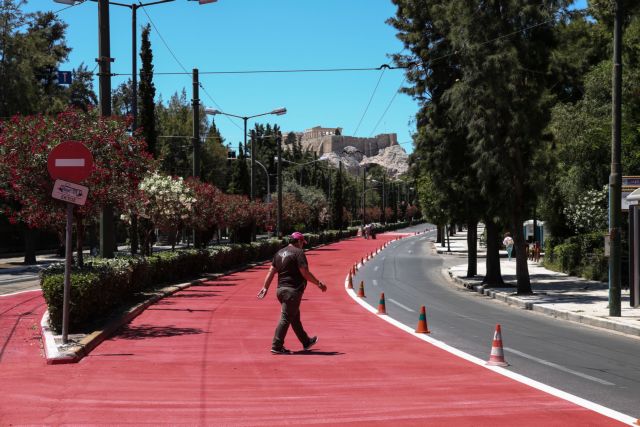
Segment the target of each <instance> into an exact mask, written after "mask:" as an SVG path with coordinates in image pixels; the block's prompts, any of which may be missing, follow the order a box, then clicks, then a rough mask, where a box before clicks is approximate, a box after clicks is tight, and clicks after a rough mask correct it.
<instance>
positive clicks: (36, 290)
mask: <svg viewBox="0 0 640 427" xmlns="http://www.w3.org/2000/svg"><path fill="white" fill-rule="evenodd" d="M27 292H42V289H28V290H26V291H17V292H12V293H10V294H2V295H0V298H2V297H10V296H12V295H18V294H24V293H27Z"/></svg>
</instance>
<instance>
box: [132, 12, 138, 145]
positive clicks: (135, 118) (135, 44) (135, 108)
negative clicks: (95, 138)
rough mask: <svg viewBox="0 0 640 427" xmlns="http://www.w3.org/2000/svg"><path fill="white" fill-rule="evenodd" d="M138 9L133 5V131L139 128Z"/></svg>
mask: <svg viewBox="0 0 640 427" xmlns="http://www.w3.org/2000/svg"><path fill="white" fill-rule="evenodd" d="M137 10H138V5H137V4H135V3H133V4H132V5H131V115H132V116H133V122H132V123H131V133H132V134H133V133H135V131H136V129H138V70H137V68H138V60H137V58H138V55H137V53H138V52H137V50H138V41H137V37H138V28H137V25H138V23H137V15H138V13H137Z"/></svg>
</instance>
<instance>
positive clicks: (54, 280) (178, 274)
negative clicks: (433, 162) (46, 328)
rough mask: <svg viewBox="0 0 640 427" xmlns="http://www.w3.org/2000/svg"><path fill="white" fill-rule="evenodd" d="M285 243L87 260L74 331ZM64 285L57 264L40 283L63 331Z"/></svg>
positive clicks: (315, 238)
mask: <svg viewBox="0 0 640 427" xmlns="http://www.w3.org/2000/svg"><path fill="white" fill-rule="evenodd" d="M406 226H407V223H406V222H402V223H394V224H387V225H385V226H382V225H381V226H380V227H378V230H379V231H385V230H390V229H393V230H395V229H397V228H400V227H406ZM357 232H358V228H357V227H351V228H349V229H347V230H346V231H340V230H329V231H325V232H322V233H319V234H306V235H305V237H306V239H307V241H308V242H309V245H310V246H316V245H319V244H323V243H331V242H335V241H338V240H339V239H341V238H344V237H351V236H355V235H356V234H357ZM286 244H287V242H286V239H270V240H265V241H260V242H253V243H250V244H230V245H216V246H210V247H208V248H206V249H181V250H177V251H164V252H158V253H155V254H153V255H151V256H148V257H142V256H128V255H121V256H118V257H116V258H114V259H103V258H88V259H87V260H86V261H85V264H84V267H83V268H82V269H80V268H78V267H77V266H74V267H73V268H72V274H71V304H70V310H69V319H70V323H69V331H70V332H79V331H84V330H86V329H87V328H88V327H90V326H92V325H93V324H94V323H96V322H97V321H98V320H99V319H101V318H104V317H105V316H108V315H109V314H110V313H112V312H113V311H114V310H115V309H117V308H118V307H119V306H122V305H123V304H129V305H130V304H131V303H132V301H133V300H134V299H135V298H136V295H137V294H138V293H140V292H142V291H145V290H149V289H152V288H154V287H157V286H159V285H163V284H166V283H172V282H174V283H175V282H179V281H183V280H186V279H190V278H194V277H198V276H200V275H201V274H202V273H206V272H222V271H224V270H228V269H230V268H233V267H236V266H238V265H241V264H247V263H250V262H254V261H262V260H266V259H269V258H271V257H273V255H274V254H275V253H276V252H277V251H278V250H279V249H280V248H282V247H284V246H285V245H286ZM63 284H64V264H62V263H60V264H54V265H52V266H50V267H48V268H47V269H45V270H44V271H43V272H42V280H41V286H42V289H43V293H44V297H45V300H46V302H47V305H48V307H49V316H50V320H51V327H52V328H53V329H54V330H56V331H58V332H59V331H60V330H61V328H62V294H63Z"/></svg>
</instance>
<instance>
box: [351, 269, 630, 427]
mask: <svg viewBox="0 0 640 427" xmlns="http://www.w3.org/2000/svg"><path fill="white" fill-rule="evenodd" d="M348 282H349V277H348V276H347V277H345V279H344V287H345V290H346V291H347V294H349V296H350V297H351V299H352V300H354V301H355V302H356V303H358V304H360V305H361V306H362V307H363V308H364V309H365V310H367V311H369V312H370V313H372V314H375V315H376V316H377V315H378V311H377V309H375V308H373V307H372V306H370V305H369V304H367V302H366V301H364V300H363V299H362V298H359V297H358V295H357V294H356V291H355V290H353V289H349V288H348V284H349V283H348ZM379 317H380V318H381V319H382V320H384V321H385V322H389V323H391V324H392V325H393V326H395V327H396V328H398V329H402V330H403V331H405V332H406V333H408V334H410V335H413V336H414V337H416V338H417V339H420V340H422V341H425V342H428V343H429V344H431V345H433V346H435V347H438V348H440V349H442V350H444V351H446V352H449V353H451V354H453V355H455V356H458V357H460V358H461V359H464V360H467V361H469V362H471V363H475V364H476V365H478V366H482V367H483V368H485V369H488V370H490V371H493V372H495V373H497V374H499V375H502V376H505V377H507V378H511V379H512V380H515V381H518V382H520V383H522V384H526V385H528V386H530V387H533V388H535V389H537V390H540V391H543V392H545V393H549V394H551V395H552V396H556V397H559V398H560V399H564V400H566V401H568V402H572V403H575V404H576V405H579V406H582V407H583V408H587V409H589V410H591V411H595V412H597V413H599V414H602V415H604V416H605V417H609V418H613V419H614V420H618V421H620V422H623V423H626V424H628V425H630V426H632V425H636V421H637V418H635V417H631V416H629V415H627V414H623V413H622V412H618V411H616V410H614V409H611V408H607V407H606V406H602V405H599V404H597V403H595V402H591V401H590V400H587V399H583V398H581V397H578V396H576V395H574V394H570V393H567V392H566V391H562V390H560V389H557V388H555V387H551V386H550V385H547V384H543V383H541V382H539V381H536V380H534V379H531V378H529V377H525V376H524V375H520V374H517V373H515V372H513V371H510V370H508V369H505V368H502V367H500V366H488V365H487V362H486V361H484V360H482V359H480V358H479V357H476V356H473V355H471V354H469V353H465V352H464V351H462V350H458V349H457V348H455V347H451V346H450V345H449V344H445V343H444V342H442V341H440V340H437V339H435V338H431V337H430V336H427V335H425V334H417V333H416V332H415V330H414V329H413V328H410V327H409V326H407V325H405V324H403V323H400V322H398V321H397V320H396V319H393V318H391V317H389V316H379Z"/></svg>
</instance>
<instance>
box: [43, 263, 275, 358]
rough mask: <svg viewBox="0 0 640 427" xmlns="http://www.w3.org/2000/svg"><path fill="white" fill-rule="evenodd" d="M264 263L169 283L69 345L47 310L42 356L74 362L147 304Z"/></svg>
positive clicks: (128, 320) (135, 315)
mask: <svg viewBox="0 0 640 427" xmlns="http://www.w3.org/2000/svg"><path fill="white" fill-rule="evenodd" d="M262 263H263V262H258V263H251V264H246V265H243V266H241V267H238V268H235V269H232V270H228V271H225V272H222V273H216V274H209V275H207V277H204V278H199V279H194V280H191V281H189V282H184V283H180V284H177V285H169V286H166V287H164V288H161V289H158V290H155V291H153V292H149V297H148V298H147V299H145V300H144V301H143V302H141V303H139V304H137V305H135V306H133V307H130V308H129V309H127V310H126V311H124V312H120V313H116V314H115V315H114V316H113V317H112V318H111V319H110V320H109V321H108V322H107V323H106V324H105V326H104V327H103V329H100V330H96V331H93V332H91V333H89V334H86V335H82V336H79V337H77V339H76V340H75V341H73V342H72V343H71V344H67V345H66V346H65V345H62V343H61V342H60V343H58V341H61V336H60V335H55V334H54V332H53V331H52V330H51V328H50V327H49V311H46V312H45V313H44V315H43V317H42V321H41V322H40V330H41V336H42V342H43V343H44V349H45V358H46V360H47V364H48V365H58V364H65V363H77V362H79V361H80V360H81V359H82V358H83V357H85V356H87V355H88V354H89V353H90V352H91V351H92V350H93V349H94V348H96V347H97V346H98V345H99V344H100V343H102V342H103V341H104V340H106V339H107V338H109V337H110V336H111V335H113V334H114V333H115V332H116V331H117V330H118V329H120V328H121V327H122V326H124V325H126V324H127V323H129V322H131V321H132V320H133V319H135V318H136V317H138V316H139V315H140V314H141V313H142V312H143V311H144V310H146V309H147V308H148V307H149V306H151V305H153V304H155V303H156V302H158V301H160V300H161V299H162V298H165V297H167V296H170V295H172V294H174V293H176V292H178V291H181V290H183V289H186V288H188V287H190V286H192V285H196V284H198V283H202V282H204V281H205V280H211V279H217V278H219V277H222V276H226V275H228V274H232V273H236V272H238V271H243V270H246V269H249V268H252V267H255V266H257V265H260V264H262Z"/></svg>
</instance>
